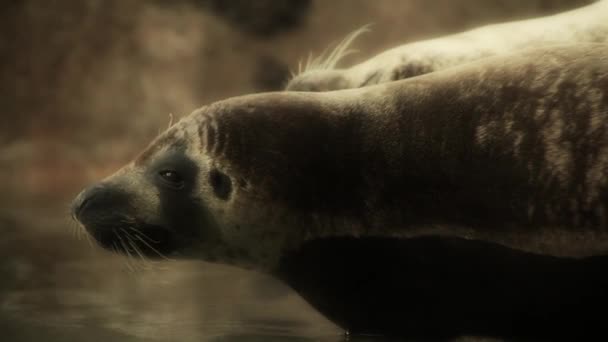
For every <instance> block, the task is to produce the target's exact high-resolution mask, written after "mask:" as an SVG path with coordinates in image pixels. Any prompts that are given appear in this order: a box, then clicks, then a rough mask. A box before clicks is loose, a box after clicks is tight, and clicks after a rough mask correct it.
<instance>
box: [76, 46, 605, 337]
mask: <svg viewBox="0 0 608 342" xmlns="http://www.w3.org/2000/svg"><path fill="white" fill-rule="evenodd" d="M607 172H608V46H605V45H602V44H578V45H568V46H561V47H551V48H541V49H528V50H522V51H519V52H517V53H513V54H509V55H505V56H497V57H491V58H486V59H483V60H480V61H478V62H476V63H469V64H467V65H462V66H458V67H454V68H450V69H446V70H444V71H442V72H436V73H431V74H428V75H424V76H420V77H416V78H412V79H408V80H401V81H397V82H390V83H385V84H380V85H376V86H370V87H365V88H359V89H352V90H342V91H336V92H325V93H309V92H278V93H266V94H257V95H248V96H242V97H236V98H231V99H228V100H224V101H220V102H217V103H214V104H211V105H209V106H206V107H203V108H201V109H199V110H197V111H195V112H193V113H192V114H190V115H189V116H187V117H185V118H183V119H182V120H180V121H179V122H178V123H177V124H175V125H174V126H172V127H171V128H170V129H168V130H167V131H166V132H164V133H163V134H162V135H161V136H159V137H158V138H157V139H156V140H155V141H153V142H152V143H151V144H150V146H149V147H148V148H146V150H144V152H143V153H141V154H140V155H139V156H138V157H137V158H136V159H135V160H134V161H133V162H132V163H130V164H129V165H126V166H125V167H124V168H123V169H121V170H119V171H118V172H117V173H116V174H114V175H112V176H110V177H108V178H107V179H105V180H103V181H101V182H100V183H99V184H97V185H94V186H93V187H91V188H89V189H87V190H85V191H83V192H82V193H81V194H80V195H79V196H78V198H77V199H76V200H75V202H74V205H73V212H74V216H75V218H76V219H77V220H78V221H79V222H81V223H82V224H83V225H84V227H85V228H86V229H87V230H88V231H89V232H90V233H91V235H92V236H93V237H95V239H96V240H97V241H98V242H99V243H100V244H101V245H102V246H104V247H106V248H110V249H116V250H118V251H122V252H124V253H130V254H141V255H148V256H154V255H156V254H161V255H165V256H166V255H170V256H180V257H185V258H198V259H203V260H208V261H216V262H222V263H227V264H232V265H237V266H240V267H244V268H250V269H255V270H259V271H263V272H269V273H271V274H274V275H276V276H277V277H279V278H281V279H283V280H284V281H285V282H287V283H288V284H290V285H291V286H292V287H293V288H294V289H295V290H296V291H298V292H299V293H301V294H302V295H303V297H304V298H306V299H307V300H309V302H310V303H311V304H312V305H313V306H315V307H317V308H318V309H319V310H320V311H321V312H323V313H325V314H326V315H327V316H328V317H329V318H330V319H332V320H333V321H335V322H337V323H338V324H340V325H341V326H342V327H344V328H346V329H349V330H350V331H352V332H354V333H357V332H361V333H387V334H397V335H403V336H408V334H409V335H411V336H423V335H424V336H426V335H428V336H435V337H437V336H456V335H459V334H462V333H467V334H486V335H494V336H507V335H509V332H511V333H512V334H516V335H518V336H520V337H526V336H528V337H539V336H541V337H542V336H549V335H550V336H557V335H560V334H561V333H563V334H565V333H567V331H565V329H570V328H571V327H572V326H568V325H561V324H560V325H558V326H556V327H554V328H553V330H550V331H548V330H547V329H545V328H546V327H548V326H549V323H548V322H552V321H555V322H557V320H556V319H558V318H559V319H562V321H560V322H563V319H565V318H564V317H573V315H572V314H571V313H572V312H574V311H572V312H571V311H568V310H569V309H568V308H574V309H576V312H577V313H580V311H581V310H583V311H584V310H586V309H587V308H590V307H592V306H593V305H596V304H597V303H602V304H603V303H606V300H605V299H606V291H608V288H607V287H605V286H603V284H604V283H605V281H606V276H605V275H604V274H605V272H603V270H604V269H605V266H606V264H605V263H604V259H603V258H602V255H604V254H606V252H607V251H608V220H607V218H606V210H607V209H608V208H607V206H608V201H607V196H608V184H607V182H608V179H607V178H606V174H607ZM319 257H321V258H322V259H319ZM319 260H323V262H320V263H319V262H318V261H319ZM365 260H367V261H368V262H364V261H365ZM340 269H344V270H347V273H343V272H342V271H339V270H340ZM450 272H452V273H450ZM339 274H342V275H343V276H338V275H339ZM461 276H462V277H464V278H462V277H461ZM364 279H369V281H364ZM441 281H445V282H444V283H442V282H441ZM385 285H386V286H387V287H384V286H385ZM465 285H470V286H469V287H466V288H465V287H463V286H465ZM402 289H403V291H401V290H402ZM450 289H453V290H452V291H449V290H450ZM456 289H463V290H465V289H468V290H467V291H464V292H462V293H463V294H464V295H465V296H466V297H463V298H455V297H453V296H458V295H459V294H458V293H457V291H456ZM474 289H477V290H478V291H474ZM585 289H587V290H586V291H588V292H586V293H585V294H582V291H583V292H584V291H585ZM381 291H382V293H380V292H381ZM412 296H414V297H412ZM539 296H540V297H539ZM537 297H538V300H537V301H530V300H528V299H533V298H537ZM357 298H360V300H359V301H357ZM416 298H418V299H417V301H415V302H414V303H415V305H409V304H408V303H409V302H410V301H411V300H412V299H416ZM425 298H426V299H425ZM433 298H435V299H437V300H433ZM376 299H378V301H375V300H376ZM389 299H390V300H389ZM489 299H495V303H496V305H491V304H490V303H491V302H488V300H489ZM353 301H354V302H353ZM564 303H565V304H564ZM561 304H564V305H561ZM466 305H469V306H468V309H467V307H466ZM461 306H464V308H463V309H462V310H461V311H459V312H462V316H461V320H460V321H459V320H456V321H453V322H452V323H453V324H452V323H449V319H448V318H449V317H450V316H451V314H448V313H454V314H455V313H456V310H457V309H456V308H457V307H461ZM368 309H369V310H368ZM366 310H367V311H366ZM530 310H531V311H530ZM440 311H444V312H445V315H441V314H440ZM366 312H367V313H371V312H373V313H374V314H375V315H377V316H375V317H376V318H375V319H369V315H368V314H366ZM526 312H530V314H529V315H525V314H524V313H526ZM568 313H570V314H568ZM399 317H405V318H408V319H412V318H417V319H418V320H412V321H410V323H411V324H410V325H407V326H404V325H403V324H404V323H403V321H402V320H400V319H399ZM560 317H561V318H560ZM578 317H583V316H578ZM586 317H587V316H586ZM588 317H590V316H588ZM427 318H428V319H429V320H427V321H425V320H426V319H427ZM540 318H542V319H543V320H544V321H543V322H545V323H543V324H538V325H535V322H536V321H537V319H540ZM430 319H435V322H437V324H438V325H437V326H436V327H437V329H436V330H435V332H433V331H431V330H429V329H426V328H425V327H429V326H430V325H429V324H432V321H431V320H430ZM423 322H426V323H424V324H422V323H423ZM457 322H460V323H457ZM577 322H579V321H577ZM465 323H466V324H465ZM579 323H580V324H579V325H576V326H577V327H583V328H584V327H588V328H591V326H592V325H593V324H592V323H593V322H588V323H589V324H590V325H589V326H587V325H585V324H586V323H585V322H583V321H580V322H579ZM425 324H426V325H425ZM456 325H458V327H463V328H462V329H457V327H456ZM416 326H418V327H419V328H420V329H416ZM403 327H406V328H403ZM569 327H570V328H569ZM402 328H403V329H402ZM465 328H466V329H465Z"/></svg>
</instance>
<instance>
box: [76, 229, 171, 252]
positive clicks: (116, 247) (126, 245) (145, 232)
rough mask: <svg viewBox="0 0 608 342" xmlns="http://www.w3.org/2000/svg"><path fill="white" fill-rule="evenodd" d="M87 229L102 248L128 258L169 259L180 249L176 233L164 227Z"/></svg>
mask: <svg viewBox="0 0 608 342" xmlns="http://www.w3.org/2000/svg"><path fill="white" fill-rule="evenodd" d="M85 229H86V230H87V232H89V234H91V236H93V238H94V239H95V241H97V243H98V244H99V245H100V246H101V247H102V248H104V249H107V250H111V251H114V252H117V253H121V254H125V255H128V256H139V257H146V258H151V259H157V258H167V255H168V254H170V253H173V252H175V251H176V250H177V249H178V243H177V238H176V236H175V233H174V232H173V231H171V230H169V229H168V228H165V227H163V226H158V225H150V224H138V225H136V226H131V225H128V226H122V227H121V226H116V225H104V227H99V226H96V227H95V229H90V227H87V226H85Z"/></svg>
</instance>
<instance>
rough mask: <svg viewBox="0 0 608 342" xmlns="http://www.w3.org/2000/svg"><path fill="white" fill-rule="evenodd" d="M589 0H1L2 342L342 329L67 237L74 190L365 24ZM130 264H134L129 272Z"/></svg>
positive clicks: (232, 282)
mask: <svg viewBox="0 0 608 342" xmlns="http://www.w3.org/2000/svg"><path fill="white" fill-rule="evenodd" d="M589 2H591V1H589V0H461V1H456V0H314V1H313V0H292V1H289V0H251V1H244V0H175V1H160V0H158V1H154V0H149V1H143V0H103V1H102V0H64V1H50V0H49V1H44V0H38V1H33V0H32V1H26V0H5V1H2V2H1V3H0V111H1V114H0V118H1V120H0V194H2V196H1V197H0V233H1V237H0V332H2V337H1V338H2V340H4V341H21V340H22V341H32V340H38V339H41V338H43V339H45V340H57V341H70V340H74V341H82V340H87V341H96V340H99V341H106V340H115V341H116V340H121V341H140V340H150V341H168V340H175V341H190V340H191V341H206V340H217V341H228V340H230V341H232V340H239V341H245V340H246V341H253V340H255V341H269V340H272V338H273V337H274V338H275V340H285V339H287V338H290V339H292V340H297V341H306V340H308V339H314V338H320V337H323V338H329V339H330V340H335V339H340V335H339V334H340V333H341V332H340V330H338V329H336V328H335V327H334V326H333V325H331V324H330V323H329V322H327V321H326V320H325V319H324V318H323V317H321V316H320V315H318V314H317V313H316V312H314V311H313V310H312V309H310V308H309V307H308V306H307V305H306V304H305V303H304V302H302V301H301V300H300V299H299V297H297V296H296V295H294V294H293V293H291V292H290V290H289V289H287V288H285V287H284V286H282V285H281V284H279V283H277V282H275V281H273V280H272V279H269V278H267V277H264V276H262V275H258V274H254V273H250V272H244V271H240V270H236V269H234V268H229V267H226V266H221V265H213V264H208V263H203V262H166V263H158V264H154V265H143V264H128V263H127V262H126V261H125V258H123V257H120V256H115V255H111V254H109V253H106V252H104V251H101V250H99V249H98V248H96V247H94V246H91V245H90V244H89V243H88V242H87V240H86V239H84V238H80V239H78V238H77V237H76V236H75V235H74V234H73V230H72V225H71V224H70V223H69V220H68V218H67V213H68V205H69V202H70V200H71V199H72V197H73V196H74V195H75V194H76V193H77V192H78V191H79V190H80V189H81V188H83V187H84V186H86V185H87V184H89V183H91V182H93V181H95V180H98V179H99V178H101V177H104V176H107V175H109V174H110V173H112V172H113V171H114V170H116V169H117V168H118V167H120V166H121V165H123V164H125V163H126V162H128V161H129V160H130V159H131V158H132V157H133V156H135V155H136V154H137V153H138V152H139V151H140V150H141V149H142V148H143V147H145V145H146V144H147V143H148V142H149V141H150V140H151V139H152V138H153V137H154V136H155V135H156V134H157V133H158V131H159V130H162V129H164V128H165V127H166V126H167V124H168V120H169V119H168V115H169V113H173V114H174V115H176V116H177V117H180V116H182V115H185V114H187V113H189V112H191V111H192V110H194V109H196V108H197V107H200V106H202V105H204V104H208V103H210V102H212V101H216V100H219V99H223V98H226V97H230V96H236V95H241V94H247V93H252V92H261V91H270V90H280V89H281V87H282V86H283V84H284V83H285V81H286V79H287V77H288V75H289V71H290V69H292V70H293V69H296V68H297V64H298V60H299V59H300V58H302V57H306V56H307V55H308V53H309V52H311V51H312V52H313V53H316V54H319V53H320V52H321V51H322V50H323V49H324V48H325V47H327V46H328V45H329V44H331V43H334V42H336V41H339V40H341V39H342V38H343V37H344V36H345V35H346V34H347V33H349V32H351V31H353V30H354V29H356V28H359V27H361V26H362V25H364V24H367V23H374V26H373V32H371V33H368V34H366V35H364V36H362V37H361V38H359V39H358V40H357V41H356V43H355V46H356V48H357V49H359V50H360V53H358V54H356V55H352V56H349V57H348V58H347V59H345V60H344V61H343V63H342V65H350V64H352V63H355V62H358V61H361V60H363V59H365V58H367V57H371V56H373V55H375V54H376V53H379V52H380V51H382V50H383V49H386V48H389V47H393V46H396V45H399V44H401V43H405V42H409V41H414V40H419V39H425V38H431V37H436V36H439V35H442V34H447V33H452V32H457V31H461V30H464V29H468V28H472V27H474V26H478V25H481V24H486V23H494V22H499V21H506V20H513V19H523V18H529V17H534V16H539V15H545V14H550V13H556V12H559V11H562V10H565V9H571V8H574V7H578V6H580V5H582V4H586V3H589ZM133 269H135V271H133Z"/></svg>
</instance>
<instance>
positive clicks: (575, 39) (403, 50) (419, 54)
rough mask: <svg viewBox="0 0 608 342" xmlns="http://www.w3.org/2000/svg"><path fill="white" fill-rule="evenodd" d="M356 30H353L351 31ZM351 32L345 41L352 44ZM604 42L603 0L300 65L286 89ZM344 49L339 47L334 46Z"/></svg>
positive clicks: (607, 38) (607, 13)
mask: <svg viewBox="0 0 608 342" xmlns="http://www.w3.org/2000/svg"><path fill="white" fill-rule="evenodd" d="M356 32H358V31H356ZM352 36H353V35H351V36H349V37H347V39H346V40H345V41H346V42H347V43H348V44H351V43H352V40H353V39H352ZM582 42H588V43H607V42H608V1H606V0H600V1H598V2H596V3H593V4H590V5H587V6H585V7H582V8H579V9H575V10H571V11H567V12H564V13H560V14H556V15H551V16H547V17H541V18H534V19H528V20H520V21H513V22H506V23H500V24H493V25H486V26H483V27H479V28H475V29H472V30H469V31H465V32H462V33H457V34H452V35H448V36H445V37H439V38H435V39H430V40H424V41H419V42H413V43H407V44H404V45H401V46H398V47H395V48H392V49H389V50H387V51H384V52H382V53H380V54H378V55H376V56H374V57H372V58H370V59H368V60H366V61H364V62H362V63H360V64H357V65H354V66H352V67H350V68H346V69H338V68H335V63H331V64H328V65H329V66H330V67H324V66H323V65H322V63H320V64H321V67H318V68H315V67H314V66H313V67H312V68H305V69H304V70H303V71H302V72H299V73H298V74H297V75H296V76H294V77H293V78H292V79H291V80H290V81H289V82H288V83H287V85H286V88H285V89H286V90H290V91H329V90H338V89H347V88H358V87H362V86H366V85H373V84H378V83H384V82H390V81H395V80H400V79H404V78H409V77H414V76H418V75H422V74H426V73H430V72H434V71H438V70H442V69H445V68H449V67H453V66H455V65H460V64H463V63H468V62H472V61H475V60H478V59H480V58H484V57H489V56H494V55H499V54H504V53H510V52H513V51H515V50H519V49H524V48H529V47H541V46H547V45H553V44H574V43H582ZM339 47H341V48H342V50H345V48H344V47H343V46H339Z"/></svg>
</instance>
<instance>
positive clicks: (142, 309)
mask: <svg viewBox="0 0 608 342" xmlns="http://www.w3.org/2000/svg"><path fill="white" fill-rule="evenodd" d="M24 221H25V220H14V219H6V218H5V219H4V220H3V221H1V222H2V226H1V229H2V232H3V235H4V236H3V239H2V241H1V242H0V256H1V258H0V259H1V261H0V276H1V279H2V281H1V282H0V328H1V329H2V331H3V332H6V334H7V335H5V336H10V338H9V339H7V340H9V341H16V340H25V341H29V340H39V339H40V338H42V337H44V338H45V339H48V340H50V341H54V340H56V341H66V340H87V341H90V340H100V341H101V340H104V341H107V340H112V341H148V340H154V341H171V340H175V341H313V340H314V341H318V340H321V341H339V340H342V339H343V337H342V333H341V331H340V330H339V329H337V328H336V327H335V326H333V325H332V324H331V323H329V322H327V321H326V320H325V319H324V318H323V317H321V316H320V315H319V314H317V313H316V312H315V311H314V310H313V309H311V308H310V307H309V306H308V305H307V304H306V303H304V302H303V301H302V300H301V299H300V298H299V297H298V296H297V295H295V294H294V293H293V292H292V291H291V290H290V289H288V288H287V287H285V286H284V285H282V284H281V283H279V282H277V281H275V280H274V279H272V278H270V277H267V276H264V275H261V274H257V273H253V272H246V271H243V270H240V269H236V268H231V267H228V266H223V265H215V264H210V263H204V262H194V261H192V262H184V261H157V262H149V263H145V264H144V263H141V262H130V263H129V262H128V261H127V259H126V258H124V257H122V256H118V255H113V254H110V253H107V252H105V251H102V250H101V249H98V248H97V247H94V246H91V245H89V244H88V243H87V242H86V241H85V240H83V239H80V240H79V239H78V238H77V237H75V236H70V235H69V229H67V228H64V229H59V228H60V227H58V226H59V225H62V224H66V222H65V220H63V219H55V220H54V221H53V220H52V219H39V221H40V222H44V223H45V224H46V226H44V227H43V226H38V227H31V226H29V227H28V226H24V224H27V223H28V222H24ZM30 224H31V222H30ZM49 224H50V226H49ZM62 231H63V232H64V233H60V232H62ZM47 336H48V338H47Z"/></svg>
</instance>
